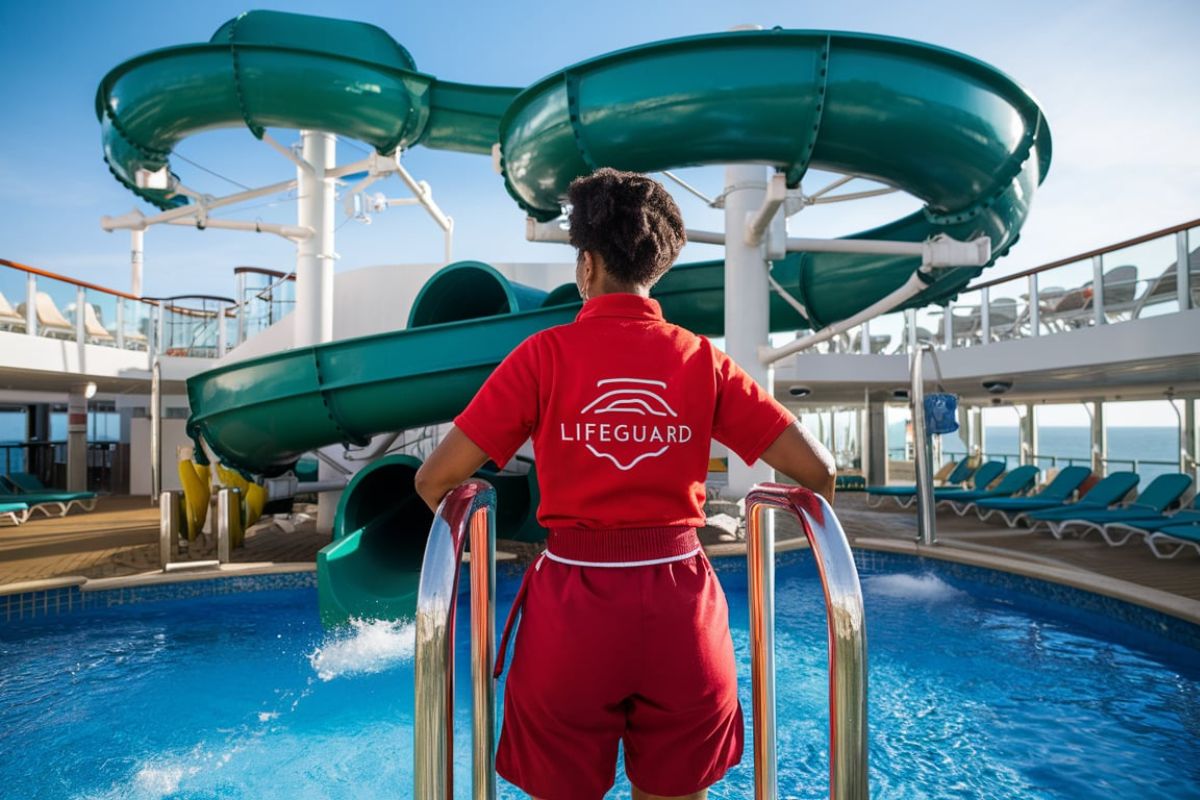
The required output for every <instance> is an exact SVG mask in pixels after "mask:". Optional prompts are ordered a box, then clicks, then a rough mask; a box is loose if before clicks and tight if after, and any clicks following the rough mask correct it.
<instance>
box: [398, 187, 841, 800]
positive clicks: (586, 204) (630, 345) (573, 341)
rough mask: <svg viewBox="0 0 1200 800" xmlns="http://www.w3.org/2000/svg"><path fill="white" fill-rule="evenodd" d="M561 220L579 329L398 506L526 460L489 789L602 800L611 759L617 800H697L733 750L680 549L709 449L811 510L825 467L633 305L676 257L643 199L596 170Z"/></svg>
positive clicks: (475, 413) (486, 393) (726, 697)
mask: <svg viewBox="0 0 1200 800" xmlns="http://www.w3.org/2000/svg"><path fill="white" fill-rule="evenodd" d="M569 202H570V205H571V213H570V227H571V244H572V245H574V247H575V248H576V250H577V253H578V258H577V267H576V282H577V284H578V285H579V292H580V295H581V296H582V297H583V299H584V305H583V309H582V310H581V311H580V312H579V315H578V316H577V317H576V319H575V322H574V323H571V324H568V325H561V326H558V327H555V328H550V329H547V330H544V331H540V332H539V333H536V334H534V335H533V336H530V337H529V338H528V339H526V340H525V341H524V342H522V343H521V344H520V345H519V346H518V347H517V348H516V349H515V350H514V351H513V352H512V353H511V354H510V355H509V356H508V357H507V358H506V359H505V360H504V361H503V362H502V363H501V364H500V365H499V366H498V367H497V368H496V370H495V371H494V372H493V373H492V375H491V377H490V378H489V379H488V380H487V382H486V383H485V384H484V385H483V387H482V388H481V389H480V390H479V393H478V394H477V395H476V396H475V399H474V400H472V401H471V404H470V405H469V406H468V407H467V409H466V410H465V411H464V412H463V413H462V414H461V415H459V416H458V417H457V418H456V419H455V420H454V427H453V428H452V429H451V430H450V432H449V434H448V435H447V436H446V438H445V439H444V440H443V441H442V443H441V444H440V445H439V446H438V448H437V449H436V450H435V451H434V452H433V454H432V455H431V456H430V457H429V460H428V461H426V462H425V464H424V466H422V467H421V469H420V471H419V472H418V473H417V477H416V482H417V491H418V492H419V493H420V494H421V497H422V498H424V500H425V501H426V503H428V504H429V506H430V508H435V509H436V507H437V505H438V503H439V502H440V501H441V500H442V498H443V497H445V495H446V493H447V492H449V491H450V490H451V489H452V488H454V487H455V486H457V485H458V484H459V483H461V482H462V481H464V480H466V479H467V478H468V477H470V475H471V474H472V473H474V472H475V471H476V470H477V469H479V467H481V466H482V465H483V464H484V462H485V461H487V460H488V459H491V460H492V461H494V462H496V464H498V465H500V466H503V465H504V464H505V463H506V462H507V461H508V460H509V459H510V458H512V456H513V454H514V453H515V452H516V451H517V449H518V448H519V447H520V446H521V445H522V444H523V443H524V442H525V441H526V440H527V439H528V438H530V437H532V438H533V449H534V456H535V459H536V461H537V465H538V482H539V486H540V489H541V505H540V506H539V508H538V521H539V522H540V523H541V524H542V525H543V526H544V527H546V528H547V529H549V531H550V534H549V538H548V540H547V548H546V551H545V553H543V554H542V556H541V557H540V558H539V559H538V560H537V561H536V562H535V564H534V565H533V566H532V567H530V570H529V571H528V572H527V573H526V578H525V581H524V583H523V584H522V587H521V590H520V592H519V593H518V597H517V600H516V602H515V603H514V607H513V615H512V616H510V618H509V622H510V624H511V622H512V620H513V617H514V616H515V615H516V613H517V612H518V610H522V609H523V611H522V617H521V628H520V635H519V636H518V637H517V640H516V645H515V647H514V652H513V659H512V666H511V668H510V672H509V676H508V684H507V689H506V692H505V698H504V715H503V718H504V726H503V731H502V733H501V737H500V746H499V751H498V753H497V756H496V770H497V772H499V774H500V775H501V776H503V777H504V778H506V779H507V780H509V781H510V782H512V783H513V784H515V785H517V786H519V787H520V788H522V789H524V790H525V791H526V792H528V793H529V794H530V795H532V796H533V797H534V798H537V799H538V800H600V798H602V797H603V796H604V794H605V792H607V791H608V789H609V788H611V787H612V784H613V779H614V775H615V766H616V759H617V746H618V743H623V744H624V747H625V770H626V773H627V774H628V776H629V779H630V782H631V783H632V784H633V787H634V789H633V796H634V798H635V800H654V798H681V799H682V798H697V799H700V798H704V797H705V796H706V794H707V788H708V787H709V786H711V785H712V784H713V783H715V782H716V781H718V780H720V779H721V777H722V776H723V775H724V774H725V772H726V770H728V769H729V767H731V766H733V765H734V764H736V763H737V762H738V761H739V760H740V758H741V754H742V739H743V722H742V712H741V708H740V706H739V704H738V699H737V677H736V670H735V665H734V658H733V645H732V642H731V639H730V634H729V620H728V610H727V608H726V605H725V596H724V594H723V592H722V590H721V587H720V584H719V583H718V581H717V578H716V576H715V574H714V573H713V569H712V566H711V565H710V564H709V562H708V559H707V558H706V557H705V555H704V551H703V550H702V549H701V547H700V542H699V540H698V539H697V537H696V528H697V527H699V526H702V525H703V524H704V510H703V509H704V499H705V479H706V477H707V472H708V460H709V446H710V440H712V439H716V440H717V441H719V442H721V443H723V444H725V445H726V446H728V447H729V448H730V449H731V450H732V451H733V452H734V453H736V454H737V455H738V456H739V457H740V458H742V459H743V460H744V461H745V462H746V463H747V464H752V463H754V462H755V461H756V460H758V459H759V458H761V459H763V460H764V461H766V462H767V463H768V464H770V465H771V466H772V467H774V468H775V469H777V470H779V471H780V472H782V473H783V474H785V475H787V476H789V477H790V478H793V479H794V480H796V481H797V482H799V483H800V484H801V485H804V486H807V487H809V488H810V489H813V490H814V491H817V492H820V493H821V494H823V495H825V496H826V497H827V498H829V499H832V497H833V483H834V468H833V462H832V459H831V458H830V456H829V453H828V452H827V451H826V450H825V448H823V447H822V446H821V445H820V444H819V443H817V442H816V441H814V440H813V439H812V438H811V437H810V436H809V435H808V433H807V432H806V431H805V430H804V429H803V428H802V427H801V426H800V425H798V424H797V423H796V419H795V417H794V416H793V415H792V414H791V413H790V412H789V411H787V410H786V409H785V408H784V407H783V406H782V405H780V404H779V403H778V402H776V400H775V399H774V398H773V397H771V396H770V395H768V394H767V393H766V392H765V391H764V390H763V389H762V388H761V387H760V386H758V385H757V384H756V383H755V382H754V381H753V380H752V379H751V378H750V377H749V376H747V375H746V374H745V373H744V372H743V371H742V370H741V369H740V368H739V367H738V366H737V365H736V364H735V363H734V362H733V361H732V360H731V359H730V358H729V357H728V356H726V355H725V354H724V353H722V352H720V351H719V350H717V349H716V348H715V347H713V346H712V344H711V343H710V342H709V341H708V340H707V339H705V338H704V337H702V336H697V335H695V334H693V333H691V332H689V331H687V330H684V329H683V328H680V327H678V326H675V325H671V324H669V323H667V322H666V321H664V319H663V317H662V311H661V309H660V307H659V305H658V303H657V302H656V301H655V300H652V299H650V288H651V287H652V286H653V285H654V284H655V282H657V281H658V279H659V278H661V277H662V275H663V274H664V273H665V272H666V271H667V270H668V269H669V268H670V266H671V264H672V263H673V262H674V261H675V258H676V256H678V255H679V251H680V249H681V248H682V247H683V244H684V241H685V234H684V227H683V219H682V217H681V216H680V213H679V208H678V207H677V206H676V205H675V202H674V200H673V199H672V198H671V196H670V195H669V194H668V193H667V192H666V190H665V189H663V187H662V186H661V185H659V184H658V183H656V182H654V181H653V180H650V179H649V178H646V177H644V176H642V175H637V174H633V173H626V172H618V171H616V170H612V169H602V170H598V171H597V172H595V173H594V174H592V175H590V176H587V177H584V178H580V179H578V180H576V181H575V182H574V183H572V184H571V187H570V189H569ZM507 634H508V630H507V628H506V631H505V636H504V638H503V639H502V641H501V646H500V660H501V662H502V660H503V658H504V650H505V646H506V643H507ZM499 663H500V662H498V665H497V673H498V672H499V668H500V667H499Z"/></svg>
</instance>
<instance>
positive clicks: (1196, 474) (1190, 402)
mask: <svg viewBox="0 0 1200 800" xmlns="http://www.w3.org/2000/svg"><path fill="white" fill-rule="evenodd" d="M1198 402H1200V401H1197V400H1195V399H1193V398H1186V399H1184V401H1183V451H1184V460H1185V461H1186V462H1187V466H1190V468H1191V474H1192V477H1193V478H1195V479H1196V480H1198V481H1200V438H1197V433H1200V429H1198V427H1197V425H1196V405H1197V403H1198Z"/></svg>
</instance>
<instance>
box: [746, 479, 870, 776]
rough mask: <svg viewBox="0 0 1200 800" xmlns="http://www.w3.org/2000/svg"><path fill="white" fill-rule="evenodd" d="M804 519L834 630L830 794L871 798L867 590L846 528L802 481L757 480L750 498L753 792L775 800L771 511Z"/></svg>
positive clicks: (748, 552) (831, 644)
mask: <svg viewBox="0 0 1200 800" xmlns="http://www.w3.org/2000/svg"><path fill="white" fill-rule="evenodd" d="M770 508H773V509H779V510H783V511H790V512H792V513H793V514H795V515H796V518H797V519H799V520H800V526H801V527H802V528H803V529H804V535H805V536H806V537H807V538H808V544H809V546H810V547H811V548H812V553H813V558H814V560H815V561H816V562H817V572H818V573H819V574H820V576H821V586H822V588H823V590H824V592H825V614H826V619H827V622H828V628H829V797H830V798H831V800H866V798H868V797H869V796H870V788H869V785H868V776H867V631H866V619H865V617H864V615H863V601H862V588H861V586H860V585H859V581H858V570H857V569H856V568H855V566H854V556H853V554H852V553H851V552H850V543H849V542H848V541H847V540H846V534H845V532H844V531H843V530H842V525H841V523H840V522H838V518H837V516H836V515H835V514H834V513H833V508H832V507H831V506H830V505H829V503H828V502H826V501H825V498H823V497H821V496H820V495H818V494H815V493H813V492H811V491H809V490H808V489H805V488H803V487H799V486H783V485H780V484H774V483H763V484H758V485H756V486H755V487H754V488H753V489H751V490H750V493H749V494H747V495H746V540H747V547H746V558H747V561H748V562H749V575H748V577H749V591H750V675H751V681H752V689H751V693H752V700H751V705H752V708H751V714H752V719H753V726H754V797H755V799H756V800H776V798H777V797H778V792H779V789H778V780H777V777H776V764H775V758H776V755H775V534H774V530H773V528H772V526H771V525H766V524H763V523H764V522H765V521H766V520H765V518H764V513H765V512H766V510H767V509H770Z"/></svg>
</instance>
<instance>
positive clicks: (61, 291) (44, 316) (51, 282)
mask: <svg viewBox="0 0 1200 800" xmlns="http://www.w3.org/2000/svg"><path fill="white" fill-rule="evenodd" d="M76 295H77V292H76V287H75V284H73V283H67V282H66V281H60V280H55V279H54V278H47V277H46V276H44V275H39V276H38V277H37V292H36V297H35V299H34V314H35V316H36V322H37V334H38V335H39V336H45V337H48V338H51V339H70V340H71V341H74V340H75V306H76V299H77V298H76ZM21 313H24V306H22V309H21Z"/></svg>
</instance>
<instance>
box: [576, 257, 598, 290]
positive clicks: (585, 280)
mask: <svg viewBox="0 0 1200 800" xmlns="http://www.w3.org/2000/svg"><path fill="white" fill-rule="evenodd" d="M595 270H596V262H595V260H593V259H592V253H591V251H589V250H584V251H583V252H581V253H580V254H579V296H580V297H582V298H583V299H584V300H585V301H586V300H587V299H588V286H590V285H591V283H592V275H593V274H594V273H595Z"/></svg>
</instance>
